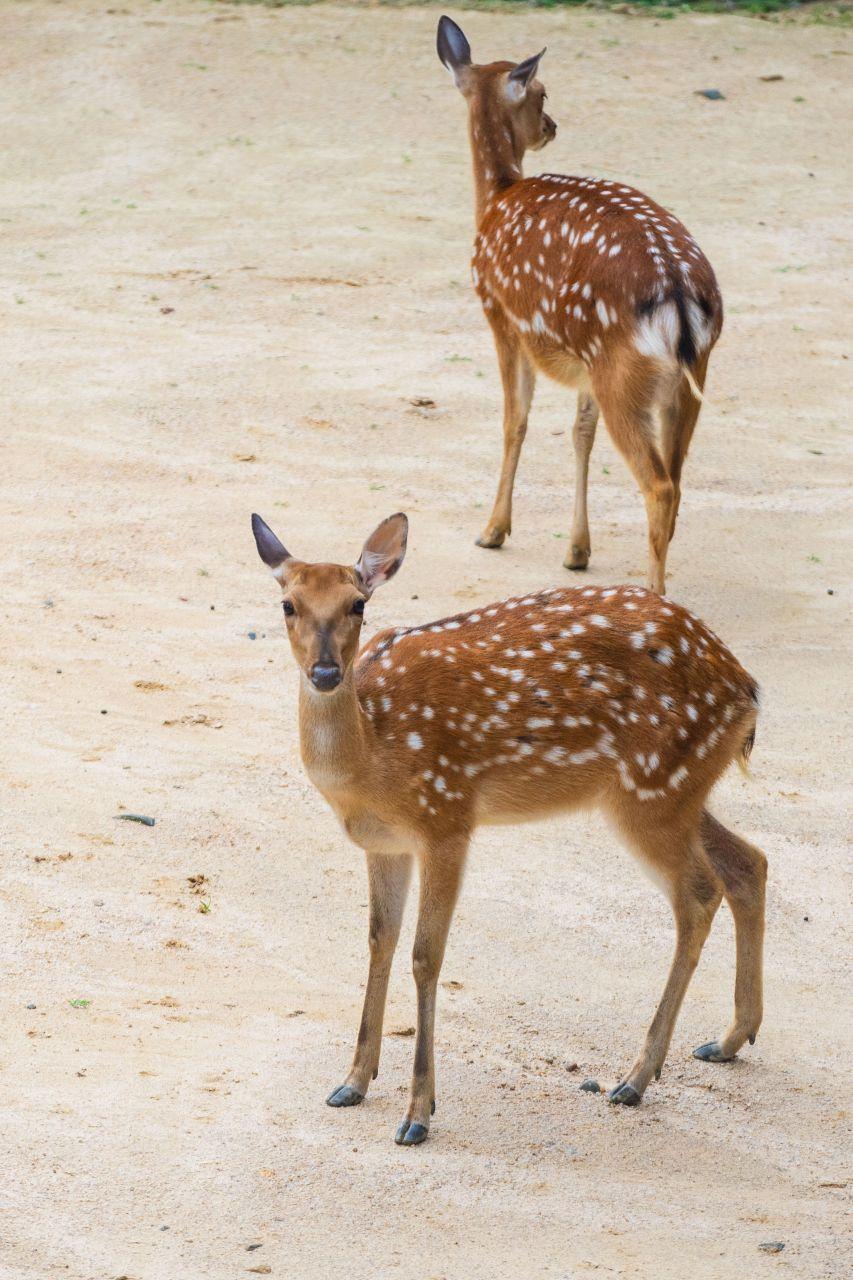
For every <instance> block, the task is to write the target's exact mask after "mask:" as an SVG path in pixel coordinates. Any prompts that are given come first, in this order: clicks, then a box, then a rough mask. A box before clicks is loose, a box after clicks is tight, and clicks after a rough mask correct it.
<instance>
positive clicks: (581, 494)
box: [563, 391, 598, 569]
mask: <svg viewBox="0 0 853 1280" xmlns="http://www.w3.org/2000/svg"><path fill="white" fill-rule="evenodd" d="M597 426H598V405H597V404H596V402H595V399H594V397H593V396H591V395H590V394H589V393H588V392H586V391H581V392H580V394H579V395H578V412H577V416H576V418H575V425H574V428H573V429H572V441H573V443H574V446H575V510H574V515H573V516H572V540H571V546H570V550H569V553H568V555H567V556H566V558H565V560H564V561H563V564H564V565H565V567H566V568H567V569H585V568H586V567H587V565H588V564H589V554H590V550H591V543H590V538H589V518H588V516H587V511H586V491H587V485H588V482H589V455H590V454H591V453H592V446H593V443H594V441H595V428H596V427H597Z"/></svg>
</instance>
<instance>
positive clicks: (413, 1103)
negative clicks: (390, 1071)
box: [394, 838, 468, 1147]
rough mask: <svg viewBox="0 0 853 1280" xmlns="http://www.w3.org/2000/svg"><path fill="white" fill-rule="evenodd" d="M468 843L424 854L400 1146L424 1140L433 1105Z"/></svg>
mask: <svg viewBox="0 0 853 1280" xmlns="http://www.w3.org/2000/svg"><path fill="white" fill-rule="evenodd" d="M467 845H468V841H467V838H466V839H464V840H455V839H454V840H450V841H448V842H446V843H445V844H443V845H441V846H439V847H436V848H431V849H428V850H427V851H426V853H425V854H424V856H423V857H422V859H421V896H420V907H419V910H418V925H417V930H416V932H415V945H414V950H413V952H412V970H413V972H414V975H415V986H416V987H417V993H418V1029H417V1037H416V1039H415V1061H414V1069H413V1072H412V1085H411V1090H410V1093H409V1105H408V1108H407V1110H406V1114H405V1116H404V1118H403V1121H402V1123H401V1125H400V1126H399V1128H398V1129H397V1132H396V1134H395V1136H394V1141H395V1142H396V1143H397V1144H398V1146H403V1147H412V1146H416V1145H417V1144H418V1143H420V1142H423V1141H424V1139H425V1138H426V1136H427V1134H428V1132H429V1123H430V1117H431V1116H432V1114H433V1112H434V1111H435V1046H434V1039H435V999H436V991H437V989H438V975H439V973H440V972H441V964H442V961H443V959H444V948H445V946H446V944H447V934H448V930H449V929H450V921H451V919H452V916H453V908H454V907H455V905H456V898H457V896H458V894H459V886H460V884H461V883H462V869H463V866H464V863H465V853H466V851H467Z"/></svg>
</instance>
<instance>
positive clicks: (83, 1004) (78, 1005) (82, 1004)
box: [68, 1000, 92, 1009]
mask: <svg viewBox="0 0 853 1280" xmlns="http://www.w3.org/2000/svg"><path fill="white" fill-rule="evenodd" d="M68 1003H69V1004H70V1005H71V1008H72V1009H88V1008H89V1005H90V1004H91V1003H92V1001H91V1000H69V1001H68Z"/></svg>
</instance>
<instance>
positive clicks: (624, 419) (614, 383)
mask: <svg viewBox="0 0 853 1280" xmlns="http://www.w3.org/2000/svg"><path fill="white" fill-rule="evenodd" d="M659 384H660V370H659V368H658V367H657V365H656V363H655V361H653V360H650V359H648V358H646V357H643V356H639V355H634V356H630V355H629V356H625V357H623V359H622V360H621V361H620V363H619V364H618V365H617V366H616V367H615V368H614V367H613V366H611V367H610V368H609V369H604V370H597V371H596V373H595V374H594V376H593V390H594V391H595V397H596V399H597V401H598V403H599V405H600V406H601V411H602V413H603V414H604V422H605V425H606V427H607V430H608V431H609V432H610V435H611V437H612V439H613V443H614V444H615V445H616V447H617V449H618V450H619V452H620V453H621V454H622V456H623V458H624V459H625V461H626V462H627V463H628V466H629V467H630V468H631V471H632V473H633V475H634V478H635V480H636V481H637V483H638V485H639V486H640V490H641V492H642V494H643V498H644V500H645V504H646V516H647V519H648V528H649V571H648V579H647V582H648V586H649V589H650V590H651V591H657V592H659V593H660V594H661V595H663V593H664V590H665V587H666V553H667V548H668V546H669V535H670V530H671V528H672V518H673V516H672V513H673V505H674V486H673V483H672V480H671V479H670V476H669V471H668V470H667V467H666V465H665V463H664V461H663V459H662V458H661V456H660V453H659V452H658V449H657V446H656V444H655V423H654V416H653V411H654V408H655V404H656V401H657V396H658V388H659Z"/></svg>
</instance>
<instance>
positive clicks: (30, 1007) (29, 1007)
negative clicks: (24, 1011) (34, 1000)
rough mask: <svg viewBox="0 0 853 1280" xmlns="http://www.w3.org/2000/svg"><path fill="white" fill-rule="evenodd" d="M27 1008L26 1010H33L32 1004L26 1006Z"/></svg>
mask: <svg viewBox="0 0 853 1280" xmlns="http://www.w3.org/2000/svg"><path fill="white" fill-rule="evenodd" d="M27 1008H28V1009H35V1005H34V1004H28V1005H27Z"/></svg>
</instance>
